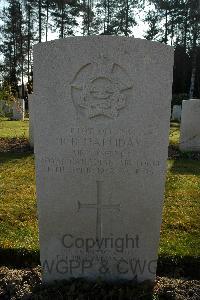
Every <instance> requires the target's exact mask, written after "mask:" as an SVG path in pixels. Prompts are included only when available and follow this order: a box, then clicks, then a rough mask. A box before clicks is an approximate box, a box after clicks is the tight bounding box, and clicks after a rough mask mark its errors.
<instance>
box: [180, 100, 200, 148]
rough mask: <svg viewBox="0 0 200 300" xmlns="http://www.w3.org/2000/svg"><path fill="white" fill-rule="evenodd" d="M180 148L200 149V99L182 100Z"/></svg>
mask: <svg viewBox="0 0 200 300" xmlns="http://www.w3.org/2000/svg"><path fill="white" fill-rule="evenodd" d="M180 150H181V151H200V99H190V100H184V101H183V102H182V117H181V135H180Z"/></svg>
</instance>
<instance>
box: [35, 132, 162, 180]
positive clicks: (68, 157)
mask: <svg viewBox="0 0 200 300" xmlns="http://www.w3.org/2000/svg"><path fill="white" fill-rule="evenodd" d="M142 138H145V134H143V136H141V137H140V138H138V136H137V135H136V134H135V130H134V129H130V128H128V129H124V128H118V129H117V131H116V129H110V128H100V129H98V128H80V127H77V128H68V130H66V133H65V135H63V136H59V137H57V138H56V140H55V141H53V143H54V144H55V145H56V147H57V149H58V150H59V153H61V155H59V156H58V155H47V156H45V157H40V159H39V160H38V162H39V167H40V168H42V169H43V170H44V171H45V172H47V173H48V174H50V175H53V174H57V175H59V174H74V175H84V176H87V175H89V176H90V175H91V176H97V177H98V176H110V175H113V174H115V173H119V172H120V173H122V174H127V175H129V174H133V173H134V174H136V175H153V174H154V173H155V170H156V169H158V168H160V167H161V166H160V162H159V161H158V160H157V159H156V158H155V159H152V158H151V159H142V160H141V159H140V153H139V152H140V151H139V150H138V149H139V147H141V139H142Z"/></svg>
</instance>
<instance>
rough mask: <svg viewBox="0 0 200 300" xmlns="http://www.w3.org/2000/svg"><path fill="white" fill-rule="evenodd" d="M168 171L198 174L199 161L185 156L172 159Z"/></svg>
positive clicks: (199, 169)
mask: <svg viewBox="0 0 200 300" xmlns="http://www.w3.org/2000/svg"><path fill="white" fill-rule="evenodd" d="M170 172H171V173H173V174H177V175H178V174H179V175H190V174H191V175H200V161H196V160H188V159H186V158H184V159H179V160H174V162H173V165H172V166H171V168H170Z"/></svg>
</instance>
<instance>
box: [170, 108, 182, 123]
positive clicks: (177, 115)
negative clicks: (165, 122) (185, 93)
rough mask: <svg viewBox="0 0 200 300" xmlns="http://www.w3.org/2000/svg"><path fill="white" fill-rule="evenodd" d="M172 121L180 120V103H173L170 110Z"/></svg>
mask: <svg viewBox="0 0 200 300" xmlns="http://www.w3.org/2000/svg"><path fill="white" fill-rule="evenodd" d="M171 119H172V121H180V120H181V105H174V106H173V110H172V117H171Z"/></svg>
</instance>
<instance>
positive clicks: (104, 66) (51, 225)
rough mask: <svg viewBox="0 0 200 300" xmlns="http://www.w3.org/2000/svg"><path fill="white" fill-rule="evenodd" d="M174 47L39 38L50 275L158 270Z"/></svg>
mask: <svg viewBox="0 0 200 300" xmlns="http://www.w3.org/2000/svg"><path fill="white" fill-rule="evenodd" d="M172 66H173V49H172V48H171V47H169V46H166V45H164V44H160V43H155V42H154V43H153V42H150V41H146V40H140V39H135V38H125V37H110V36H109V37H105V36H98V37H82V38H81V37H74V38H67V39H63V40H58V41H52V42H47V43H41V44H38V45H36V46H35V47H34V100H35V101H36V105H35V108H34V112H35V127H34V147H35V156H36V182H37V198H38V212H39V231H40V258H41V264H42V267H43V279H44V280H45V281H50V280H54V279H66V278H70V277H88V278H97V277H102V278H104V279H106V280H110V279H114V280H115V279H116V280H117V279H133V278H134V277H135V276H137V279H138V281H143V280H146V279H149V280H154V278H155V271H156V260H157V251H158V245H159V235H160V225H161V218H162V216H161V215H162V206H163V205H162V203H163V192H164V184H165V170H166V159H167V153H168V149H167V148H168V133H169V119H170V102H171V87H172Z"/></svg>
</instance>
